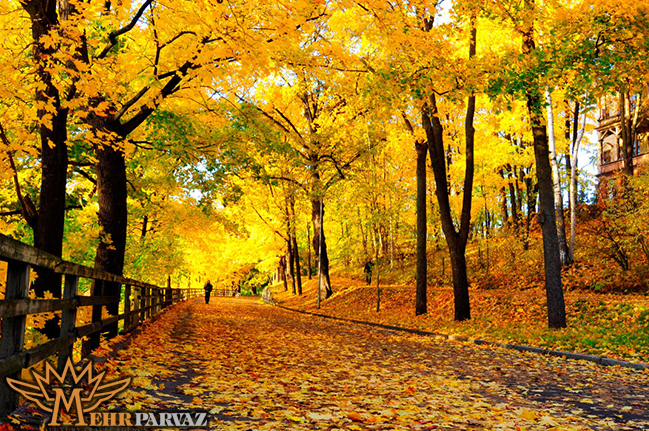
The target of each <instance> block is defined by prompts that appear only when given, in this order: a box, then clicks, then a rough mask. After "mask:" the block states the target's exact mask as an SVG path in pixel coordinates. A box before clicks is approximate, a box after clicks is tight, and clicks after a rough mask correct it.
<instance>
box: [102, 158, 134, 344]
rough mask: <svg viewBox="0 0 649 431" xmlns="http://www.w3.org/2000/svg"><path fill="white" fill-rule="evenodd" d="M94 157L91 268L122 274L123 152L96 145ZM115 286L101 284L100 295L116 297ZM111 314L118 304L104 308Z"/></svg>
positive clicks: (113, 331) (124, 216) (112, 331)
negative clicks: (95, 232) (95, 223)
mask: <svg viewBox="0 0 649 431" xmlns="http://www.w3.org/2000/svg"><path fill="white" fill-rule="evenodd" d="M95 154H96V157H97V164H96V171H97V194H98V198H99V211H98V219H99V227H100V228H101V237H100V240H99V245H98V246H97V254H96V255H95V268H97V269H100V270H102V271H107V272H110V273H113V274H117V275H122V274H123V271H124V253H125V250H126V227H127V207H126V197H127V192H126V162H125V159H124V151H122V150H121V149H119V148H118V149H116V148H115V147H114V146H113V145H99V146H97V147H96V149H95ZM120 291H121V285H120V284H119V283H108V282H106V283H104V286H103V292H102V294H103V295H106V296H119V295H120ZM106 308H107V310H108V312H109V313H110V314H112V315H117V314H118V304H111V305H108V306H107V307H106ZM107 330H108V333H109V336H115V335H117V323H115V324H112V325H111V326H110V327H109V328H108V329H107Z"/></svg>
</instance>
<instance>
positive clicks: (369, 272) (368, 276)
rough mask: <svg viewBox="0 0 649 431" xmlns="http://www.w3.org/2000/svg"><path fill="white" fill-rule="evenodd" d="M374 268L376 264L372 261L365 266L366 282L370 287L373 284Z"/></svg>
mask: <svg viewBox="0 0 649 431" xmlns="http://www.w3.org/2000/svg"><path fill="white" fill-rule="evenodd" d="M373 268H374V263H373V262H372V261H371V260H368V261H367V263H366V264H365V268H363V272H365V281H367V285H368V286H369V285H370V283H372V269H373Z"/></svg>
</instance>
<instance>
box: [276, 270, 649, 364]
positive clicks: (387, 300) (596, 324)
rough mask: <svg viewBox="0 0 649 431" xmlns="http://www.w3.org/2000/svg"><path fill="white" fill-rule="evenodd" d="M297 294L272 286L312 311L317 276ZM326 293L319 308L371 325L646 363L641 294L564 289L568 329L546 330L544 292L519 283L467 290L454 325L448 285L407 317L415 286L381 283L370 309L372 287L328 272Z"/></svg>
mask: <svg viewBox="0 0 649 431" xmlns="http://www.w3.org/2000/svg"><path fill="white" fill-rule="evenodd" d="M304 280H305V285H304V294H303V295H302V296H299V297H298V296H294V295H292V294H291V293H290V291H289V292H284V289H283V286H281V285H276V286H273V287H272V290H273V294H274V298H275V300H277V301H278V302H279V303H281V304H282V305H285V306H287V307H291V308H297V309H300V310H307V311H318V310H316V294H317V290H316V287H317V278H315V277H314V278H313V279H312V280H310V281H306V277H304ZM332 284H333V287H334V292H335V293H334V295H333V296H332V297H331V298H329V299H328V300H327V301H324V302H323V304H322V308H321V309H320V310H319V312H320V313H325V314H328V315H333V316H338V317H346V318H354V319H359V320H366V321H371V322H378V323H384V324H390V325H398V326H404V327H408V328H417V329H422V330H428V331H437V332H441V333H447V334H456V335H465V336H471V337H479V338H484V339H488V340H492V341H505V342H514V343H518V344H527V345H533V346H539V347H544V348H551V349H556V350H568V351H574V352H582V353H590V354H595V355H604V356H609V357H614V358H619V359H626V360H631V361H636V362H649V298H648V297H647V296H644V295H639V294H627V295H621V294H611V293H596V292H589V291H584V290H569V291H567V292H566V306H567V314H568V328H566V329H562V330H549V329H547V324H546V322H547V321H546V319H547V318H546V302H545V291H544V290H543V289H542V288H541V287H539V286H538V284H536V283H535V284H533V285H531V286H527V287H523V288H511V289H505V288H499V289H480V288H472V289H471V292H470V295H471V306H472V316H473V318H472V319H471V320H470V321H468V322H454V321H453V320H452V318H453V292H452V289H451V288H450V287H436V286H429V288H428V290H429V294H428V314H427V315H424V316H415V315H414V303H415V297H414V292H415V287H414V284H411V285H385V286H381V310H380V312H378V313H377V312H376V311H375V308H376V286H375V285H373V286H372V287H368V286H365V285H364V283H362V282H361V281H359V280H353V279H350V278H344V277H332Z"/></svg>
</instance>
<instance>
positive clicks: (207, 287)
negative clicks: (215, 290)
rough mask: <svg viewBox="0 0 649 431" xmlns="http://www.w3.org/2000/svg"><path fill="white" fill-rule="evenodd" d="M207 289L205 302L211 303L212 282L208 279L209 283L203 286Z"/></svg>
mask: <svg viewBox="0 0 649 431" xmlns="http://www.w3.org/2000/svg"><path fill="white" fill-rule="evenodd" d="M203 289H205V303H206V304H209V303H210V294H211V293H212V284H211V283H210V281H209V280H207V283H205V286H204V287H203Z"/></svg>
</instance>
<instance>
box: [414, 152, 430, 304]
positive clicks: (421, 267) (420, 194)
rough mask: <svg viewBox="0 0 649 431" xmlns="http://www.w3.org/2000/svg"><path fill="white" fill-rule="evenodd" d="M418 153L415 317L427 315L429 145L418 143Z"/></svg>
mask: <svg viewBox="0 0 649 431" xmlns="http://www.w3.org/2000/svg"><path fill="white" fill-rule="evenodd" d="M415 150H416V151H417V290H416V298H415V315H417V316H419V315H420V314H426V313H427V312H428V307H427V305H426V284H427V265H428V262H427V259H426V236H427V232H426V229H427V226H426V155H427V151H428V145H427V144H426V143H425V142H423V143H422V142H416V143H415Z"/></svg>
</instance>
